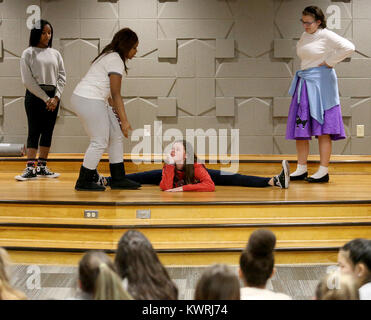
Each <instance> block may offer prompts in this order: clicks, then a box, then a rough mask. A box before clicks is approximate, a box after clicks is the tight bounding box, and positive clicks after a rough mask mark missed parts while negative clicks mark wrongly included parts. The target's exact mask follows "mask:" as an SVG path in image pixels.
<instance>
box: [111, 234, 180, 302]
mask: <svg viewBox="0 0 371 320" xmlns="http://www.w3.org/2000/svg"><path fill="white" fill-rule="evenodd" d="M115 264H116V268H117V270H118V274H119V275H120V277H121V278H122V279H124V280H125V281H127V283H128V292H129V293H130V294H131V295H132V296H133V297H134V299H137V300H176V299H177V298H178V289H177V287H176V286H175V284H174V283H173V282H172V280H171V279H170V277H169V275H168V273H167V271H166V269H165V267H164V266H163V265H162V263H161V262H160V260H159V259H158V256H157V254H156V252H155V250H154V249H153V247H152V244H151V243H150V241H149V240H148V239H147V238H146V237H145V236H144V235H143V234H142V233H141V232H139V231H136V230H129V231H127V232H126V233H125V234H124V235H123V236H122V237H121V239H120V241H119V243H118V247H117V253H116V257H115Z"/></svg>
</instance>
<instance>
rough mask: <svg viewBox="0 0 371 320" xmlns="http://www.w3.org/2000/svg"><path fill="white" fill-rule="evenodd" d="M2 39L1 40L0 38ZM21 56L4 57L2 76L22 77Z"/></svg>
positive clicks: (0, 72) (1, 67) (1, 64)
mask: <svg viewBox="0 0 371 320" xmlns="http://www.w3.org/2000/svg"><path fill="white" fill-rule="evenodd" d="M0 41H1V40H0ZM19 60H20V59H19V58H16V57H13V58H12V57H9V58H4V59H3V60H2V61H1V60H0V61H1V62H0V74H1V76H2V77H17V78H20V77H21V71H20V68H19Z"/></svg>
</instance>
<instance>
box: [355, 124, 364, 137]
mask: <svg viewBox="0 0 371 320" xmlns="http://www.w3.org/2000/svg"><path fill="white" fill-rule="evenodd" d="M364 136H365V126H364V125H363V124H357V137H364Z"/></svg>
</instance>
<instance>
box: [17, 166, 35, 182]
mask: <svg viewBox="0 0 371 320" xmlns="http://www.w3.org/2000/svg"><path fill="white" fill-rule="evenodd" d="M14 178H15V179H16V180H18V181H25V180H34V179H37V174H36V169H35V167H30V166H27V167H26V168H25V169H24V170H23V173H22V174H21V175H18V176H15V177H14Z"/></svg>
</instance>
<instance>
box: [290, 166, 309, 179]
mask: <svg viewBox="0 0 371 320" xmlns="http://www.w3.org/2000/svg"><path fill="white" fill-rule="evenodd" d="M307 171H308V168H307V165H306V164H299V163H298V165H297V167H296V170H295V171H294V172H293V173H291V174H290V176H291V177H296V176H300V175H302V174H303V173H306V172H307Z"/></svg>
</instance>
